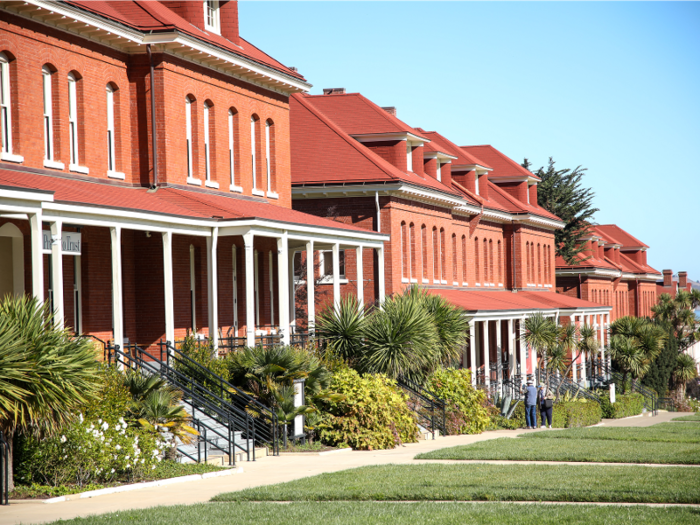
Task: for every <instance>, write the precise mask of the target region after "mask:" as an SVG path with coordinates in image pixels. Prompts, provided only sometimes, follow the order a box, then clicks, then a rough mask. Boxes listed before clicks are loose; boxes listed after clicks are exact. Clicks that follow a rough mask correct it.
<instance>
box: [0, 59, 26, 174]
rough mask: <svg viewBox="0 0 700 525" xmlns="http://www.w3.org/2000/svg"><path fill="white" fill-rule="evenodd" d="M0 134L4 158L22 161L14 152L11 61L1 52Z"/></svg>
mask: <svg viewBox="0 0 700 525" xmlns="http://www.w3.org/2000/svg"><path fill="white" fill-rule="evenodd" d="M0 136H1V138H2V160H11V161H13V162H22V160H24V159H23V158H22V157H20V156H18V155H13V154H12V103H11V101H10V61H9V59H8V58H7V56H5V54H4V53H0Z"/></svg>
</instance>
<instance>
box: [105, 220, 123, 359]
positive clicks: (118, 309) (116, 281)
mask: <svg viewBox="0 0 700 525" xmlns="http://www.w3.org/2000/svg"><path fill="white" fill-rule="evenodd" d="M109 235H110V238H111V241H112V325H113V332H114V344H115V345H119V348H120V349H121V350H124V310H123V306H122V229H121V227H120V226H113V227H111V228H110V229H109Z"/></svg>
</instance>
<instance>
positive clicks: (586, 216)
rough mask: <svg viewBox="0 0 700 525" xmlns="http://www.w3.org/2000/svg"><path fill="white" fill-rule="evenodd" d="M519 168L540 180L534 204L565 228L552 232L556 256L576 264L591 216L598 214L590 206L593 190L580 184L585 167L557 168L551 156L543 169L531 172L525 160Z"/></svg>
mask: <svg viewBox="0 0 700 525" xmlns="http://www.w3.org/2000/svg"><path fill="white" fill-rule="evenodd" d="M522 166H523V167H524V168H525V169H527V170H530V171H531V172H532V173H534V174H535V175H537V176H538V177H539V178H540V179H541V181H540V182H539V183H538V184H537V203H538V204H539V205H540V206H542V207H543V208H544V209H545V210H547V211H548V212H550V213H553V214H554V215H556V216H557V217H559V218H560V219H561V220H562V221H564V223H565V226H564V229H562V230H556V231H555V232H554V239H555V244H556V247H557V255H561V256H562V257H563V258H564V260H566V262H567V263H569V264H573V263H575V261H576V259H575V257H576V255H578V254H579V253H580V252H581V251H582V250H583V244H582V243H581V239H582V238H583V237H585V236H586V235H587V234H588V233H589V228H590V223H591V222H592V220H593V215H594V214H595V212H597V211H598V208H594V207H593V204H592V203H593V197H594V196H595V194H594V193H593V190H592V189H590V188H584V187H583V186H582V185H581V181H582V179H583V176H584V175H585V172H586V168H582V167H581V166H578V167H576V168H574V169H569V168H566V169H557V168H556V167H555V162H554V159H553V158H552V157H550V158H549V164H548V165H547V168H546V169H545V168H544V167H541V168H540V169H538V170H537V171H533V170H532V169H531V167H532V164H531V163H530V162H529V161H528V160H527V159H525V160H524V161H523V163H522Z"/></svg>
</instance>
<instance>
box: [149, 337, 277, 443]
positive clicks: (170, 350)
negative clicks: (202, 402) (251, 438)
mask: <svg viewBox="0 0 700 525" xmlns="http://www.w3.org/2000/svg"><path fill="white" fill-rule="evenodd" d="M158 346H159V348H160V356H159V359H160V362H164V363H165V364H166V365H167V366H168V367H169V368H173V369H180V370H178V372H179V373H181V374H184V375H185V377H187V378H188V380H189V381H192V382H194V383H197V381H196V379H195V378H197V377H202V378H203V379H204V381H205V382H206V384H207V385H208V387H207V388H208V389H212V388H213V389H214V390H215V392H214V394H213V395H214V396H215V398H216V400H217V402H218V403H219V404H223V405H224V406H226V405H228V406H230V407H234V408H236V409H237V410H238V411H240V412H242V413H245V414H247V415H250V416H252V425H253V431H254V433H255V435H256V437H257V439H258V440H260V441H262V442H264V443H266V444H269V445H270V446H271V447H272V453H273V455H278V454H279V435H278V421H277V415H276V414H275V412H274V411H273V410H271V409H270V408H269V407H267V406H265V405H263V404H262V403H260V402H259V401H258V400H257V399H255V398H253V397H252V396H250V395H248V394H246V393H245V392H243V391H242V390H241V389H240V388H238V387H236V386H234V385H232V384H231V383H229V382H228V381H226V380H225V379H224V378H223V377H221V376H220V375H219V374H217V373H215V372H213V371H212V370H210V369H209V368H207V367H205V366H204V365H202V364H200V363H198V362H197V361H195V360H194V359H192V358H191V357H189V356H188V355H186V354H185V353H184V352H182V350H180V349H178V348H177V347H176V346H175V345H173V344H171V343H170V342H168V341H160V343H159V344H158Z"/></svg>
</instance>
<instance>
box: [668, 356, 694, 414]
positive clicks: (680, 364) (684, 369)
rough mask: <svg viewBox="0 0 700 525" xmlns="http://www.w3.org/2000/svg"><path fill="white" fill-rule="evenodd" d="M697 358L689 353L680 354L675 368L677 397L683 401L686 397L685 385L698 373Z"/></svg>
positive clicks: (674, 376) (674, 377)
mask: <svg viewBox="0 0 700 525" xmlns="http://www.w3.org/2000/svg"><path fill="white" fill-rule="evenodd" d="M695 366H696V364H695V359H693V358H692V357H691V356H689V355H688V354H678V357H677V358H676V367H675V368H674V369H673V380H674V382H675V383H676V399H677V400H678V402H679V403H682V402H683V400H684V398H685V386H686V384H687V383H688V381H690V380H691V379H694V378H695V377H697V375H698V371H697V369H696V368H695Z"/></svg>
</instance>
